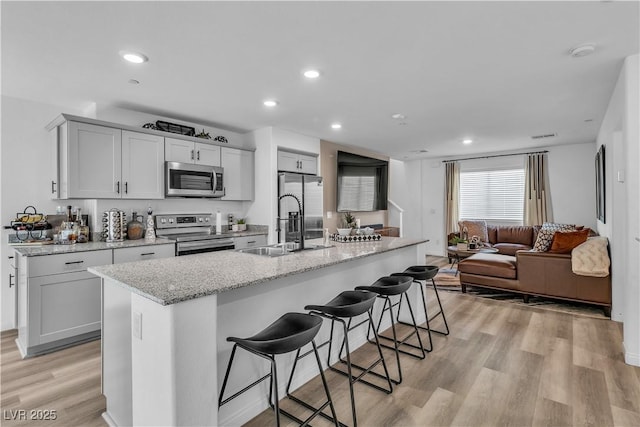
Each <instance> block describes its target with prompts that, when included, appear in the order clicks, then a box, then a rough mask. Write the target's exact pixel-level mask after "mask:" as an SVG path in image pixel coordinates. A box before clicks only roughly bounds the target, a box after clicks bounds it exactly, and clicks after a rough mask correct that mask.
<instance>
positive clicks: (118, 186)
mask: <svg viewBox="0 0 640 427" xmlns="http://www.w3.org/2000/svg"><path fill="white" fill-rule="evenodd" d="M116 193H118V194H120V181H118V182H116Z"/></svg>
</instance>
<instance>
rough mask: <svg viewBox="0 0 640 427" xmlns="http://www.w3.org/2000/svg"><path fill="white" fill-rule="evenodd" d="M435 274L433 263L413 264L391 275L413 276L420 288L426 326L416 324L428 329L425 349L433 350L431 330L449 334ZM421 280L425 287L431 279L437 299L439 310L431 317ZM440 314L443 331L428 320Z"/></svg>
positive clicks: (436, 269) (436, 272) (436, 268)
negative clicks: (427, 340) (432, 325)
mask: <svg viewBox="0 0 640 427" xmlns="http://www.w3.org/2000/svg"><path fill="white" fill-rule="evenodd" d="M436 274H438V267H437V266H435V265H414V266H411V267H409V268H407V269H406V270H405V271H403V272H402V273H393V274H392V275H391V276H410V277H411V278H413V282H414V283H417V284H418V287H419V288H420V295H421V296H422V306H423V307H424V317H425V319H426V324H427V326H426V327H424V326H418V328H420V329H422V330H425V331H428V333H429V349H428V350H427V351H431V350H433V340H432V338H431V332H435V333H437V334H441V335H449V324H448V323H447V317H446V316H445V314H444V309H443V308H442V302H441V301H440V295H439V294H438V288H437V286H436V281H435V280H434V277H436ZM421 280H422V281H424V286H425V287H426V286H427V281H428V280H431V285H432V286H433V292H435V294H436V299H437V300H438V307H439V308H440V311H438V312H437V313H436V314H434V315H433V316H431V317H429V315H428V314H427V295H426V293H425V292H424V291H423V290H422V284H421V283H420V281H421ZM440 315H441V316H442V321H443V322H444V328H445V330H444V331H438V330H436V329H433V328H431V326H430V325H429V322H431V321H432V320H433V319H435V318H436V317H438V316H440ZM400 323H402V322H400ZM405 324H406V323H405Z"/></svg>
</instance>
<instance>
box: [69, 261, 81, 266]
mask: <svg viewBox="0 0 640 427" xmlns="http://www.w3.org/2000/svg"><path fill="white" fill-rule="evenodd" d="M83 262H84V261H67V262H65V264H67V265H71V264H82V263H83Z"/></svg>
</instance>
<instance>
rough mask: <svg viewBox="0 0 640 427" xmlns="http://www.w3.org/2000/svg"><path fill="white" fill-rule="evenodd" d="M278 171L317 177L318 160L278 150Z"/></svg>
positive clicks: (305, 155) (308, 155)
mask: <svg viewBox="0 0 640 427" xmlns="http://www.w3.org/2000/svg"><path fill="white" fill-rule="evenodd" d="M278 170H279V171H283V172H298V173H304V174H309V175H317V174H318V158H317V157H316V156H313V155H310V154H302V153H295V152H292V151H286V150H278Z"/></svg>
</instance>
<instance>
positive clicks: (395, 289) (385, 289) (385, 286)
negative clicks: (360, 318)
mask: <svg viewBox="0 0 640 427" xmlns="http://www.w3.org/2000/svg"><path fill="white" fill-rule="evenodd" d="M411 284H412V278H411V277H409V276H386V277H381V278H380V279H378V280H376V281H375V282H374V283H373V284H372V285H370V286H358V287H356V290H365V291H370V292H375V293H376V294H377V297H378V298H381V299H384V305H383V307H382V312H381V313H380V319H379V320H378V326H377V327H376V329H375V330H374V332H377V333H378V334H379V332H380V326H381V324H382V318H383V317H384V313H385V311H387V310H389V316H390V320H391V331H392V333H393V338H390V337H386V336H384V335H379V336H380V338H383V339H385V340H389V341H393V347H391V346H388V345H385V344H380V345H381V346H382V347H385V348H389V349H391V350H394V351H395V354H396V364H397V367H398V377H397V379H391V381H393V382H394V383H396V384H400V383H401V382H402V368H401V366H400V353H403V354H406V355H409V356H412V357H415V358H418V359H424V358H425V357H426V354H425V348H424V346H423V345H422V339H421V338H420V333H419V332H418V327H417V324H416V319H415V316H414V315H413V309H412V308H411V303H410V302H409V298H408V296H407V291H408V290H409V288H410V287H411ZM396 295H398V296H399V297H400V300H399V301H398V302H396V303H395V304H394V303H392V302H391V299H390V297H391V296H396ZM403 299H405V300H406V302H407V306H408V307H409V314H410V315H411V320H412V322H413V324H409V325H411V326H413V331H412V332H411V333H409V334H408V335H407V336H405V337H404V338H402V339H398V336H397V334H396V326H395V324H396V322H397V318H398V316H399V315H400V306H401V304H402V300H403ZM396 306H397V307H398V313H397V315H396V320H394V317H393V307H396ZM398 322H399V321H398ZM413 335H415V336H416V337H417V339H418V345H415V344H411V343H409V342H407V340H408V339H409V338H411V337H412V336H413ZM367 338H369V333H368V332H367ZM369 342H371V340H370V339H369ZM401 345H404V346H408V347H411V348H413V349H417V350H419V353H418V354H416V353H415V352H411V351H405V350H402V349H401V348H400V346H401Z"/></svg>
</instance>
